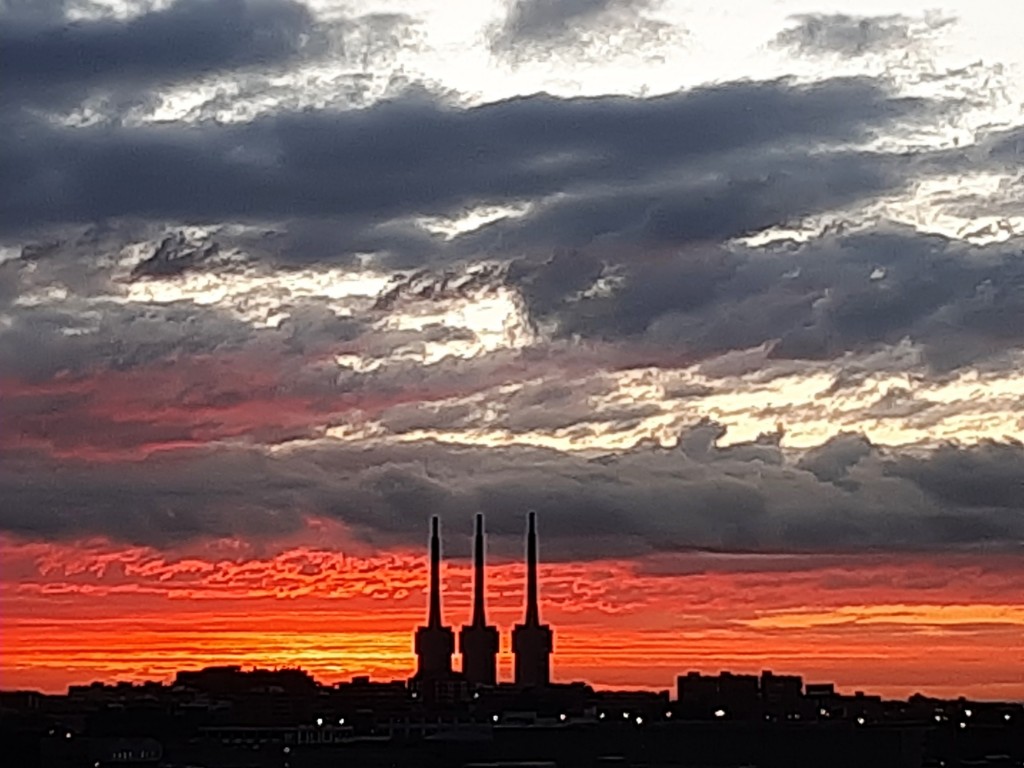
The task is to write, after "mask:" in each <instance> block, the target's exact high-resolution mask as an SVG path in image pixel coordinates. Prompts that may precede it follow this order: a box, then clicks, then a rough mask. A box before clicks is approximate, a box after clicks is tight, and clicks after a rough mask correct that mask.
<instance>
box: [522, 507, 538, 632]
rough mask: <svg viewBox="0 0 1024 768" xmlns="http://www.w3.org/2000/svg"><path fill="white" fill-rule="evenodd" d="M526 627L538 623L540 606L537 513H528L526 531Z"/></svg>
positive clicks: (534, 625)
mask: <svg viewBox="0 0 1024 768" xmlns="http://www.w3.org/2000/svg"><path fill="white" fill-rule="evenodd" d="M524 624H526V626H528V627H536V626H539V625H540V606H539V605H538V601H537V513H536V512H531V513H530V515H529V527H528V529H527V532H526V621H525V622H524Z"/></svg>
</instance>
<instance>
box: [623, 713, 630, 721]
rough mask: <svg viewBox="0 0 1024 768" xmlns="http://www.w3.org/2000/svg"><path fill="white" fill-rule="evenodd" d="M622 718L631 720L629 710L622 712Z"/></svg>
mask: <svg viewBox="0 0 1024 768" xmlns="http://www.w3.org/2000/svg"><path fill="white" fill-rule="evenodd" d="M622 719H623V720H629V712H623V713H622Z"/></svg>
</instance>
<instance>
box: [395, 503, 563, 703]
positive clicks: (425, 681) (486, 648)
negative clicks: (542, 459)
mask: <svg viewBox="0 0 1024 768" xmlns="http://www.w3.org/2000/svg"><path fill="white" fill-rule="evenodd" d="M440 528H441V523H440V519H439V518H438V517H436V516H435V517H433V518H431V521H430V597H429V601H428V609H427V623H426V625H424V626H421V627H418V628H417V629H416V635H415V643H414V645H415V650H416V659H417V665H416V674H415V675H414V676H413V678H412V682H413V684H414V685H415V686H417V687H418V689H419V690H421V691H424V692H425V693H426V694H427V695H433V696H438V695H439V692H440V691H441V690H443V689H445V687H446V685H447V684H450V683H457V682H463V683H465V684H467V685H469V686H471V687H477V686H494V685H496V684H497V681H498V648H499V645H500V634H499V632H498V628H497V627H495V626H492V625H489V624H488V623H487V607H486V600H487V594H486V585H485V569H484V549H485V545H484V516H483V515H482V514H478V515H477V516H476V530H475V533H474V537H473V614H472V618H471V621H470V623H469V624H467V625H465V626H464V627H462V631H461V632H459V651H460V653H461V654H462V671H461V672H456V671H454V669H453V667H452V655H453V654H454V652H455V634H454V632H453V631H452V628H451V627H449V626H446V625H445V624H444V620H443V617H442V610H441V531H440ZM553 650H554V632H552V630H551V627H549V626H548V625H547V624H542V623H541V621H540V596H539V588H538V577H537V515H536V513H535V512H530V513H529V515H528V518H527V530H526V606H525V615H524V617H523V623H522V624H517V625H516V626H515V628H514V629H513V631H512V653H513V656H514V658H515V674H514V684H515V685H516V686H517V687H520V688H542V687H546V686H548V685H549V684H550V682H551V653H552V652H553Z"/></svg>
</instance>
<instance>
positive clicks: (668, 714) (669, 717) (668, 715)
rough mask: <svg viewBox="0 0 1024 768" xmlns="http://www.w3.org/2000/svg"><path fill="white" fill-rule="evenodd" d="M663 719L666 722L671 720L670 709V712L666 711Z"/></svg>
mask: <svg viewBox="0 0 1024 768" xmlns="http://www.w3.org/2000/svg"><path fill="white" fill-rule="evenodd" d="M665 719H666V720H671V719H672V710H671V709H670V710H668V711H667V712H666V713H665Z"/></svg>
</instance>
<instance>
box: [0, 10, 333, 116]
mask: <svg viewBox="0 0 1024 768" xmlns="http://www.w3.org/2000/svg"><path fill="white" fill-rule="evenodd" d="M44 5H45V3H44ZM3 22H4V23H3V24H2V25H0V67H2V69H3V72H4V80H5V83H6V85H5V87H4V95H3V101H4V102H8V103H10V102H16V101H28V102H31V103H44V104H46V103H50V104H54V103H61V102H66V101H69V100H80V99H81V98H82V97H83V92H88V91H91V90H95V89H103V90H107V91H114V92H117V91H121V90H124V89H131V90H132V91H133V92H137V91H138V90H140V89H143V88H146V87H153V86H156V85H164V84H167V83H170V82H175V81H179V80H183V79H188V78H194V77H198V76H202V75H205V74H209V73H212V72H219V71H225V70H236V69H240V68H245V67H251V66H256V65H267V64H270V63H277V62H281V61H285V60H287V59H290V58H292V57H294V56H297V55H298V54H299V53H300V52H301V51H302V49H303V48H304V47H305V46H306V45H307V44H309V42H310V40H311V38H312V36H313V32H314V19H313V17H312V15H311V14H310V12H309V10H308V9H307V7H306V6H305V5H302V4H301V3H298V2H294V0H220V1H219V2H209V1H208V0H175V2H174V3H172V4H171V5H169V6H168V7H167V8H165V9H163V10H157V11H151V12H148V13H142V14H140V15H137V16H132V17H130V18H128V19H115V18H101V19H97V20H91V21H74V22H71V21H67V20H65V19H63V18H60V17H59V16H56V17H54V16H43V17H42V18H40V16H39V15H28V16H26V15H24V14H10V15H7V16H5V17H4V18H3Z"/></svg>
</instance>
